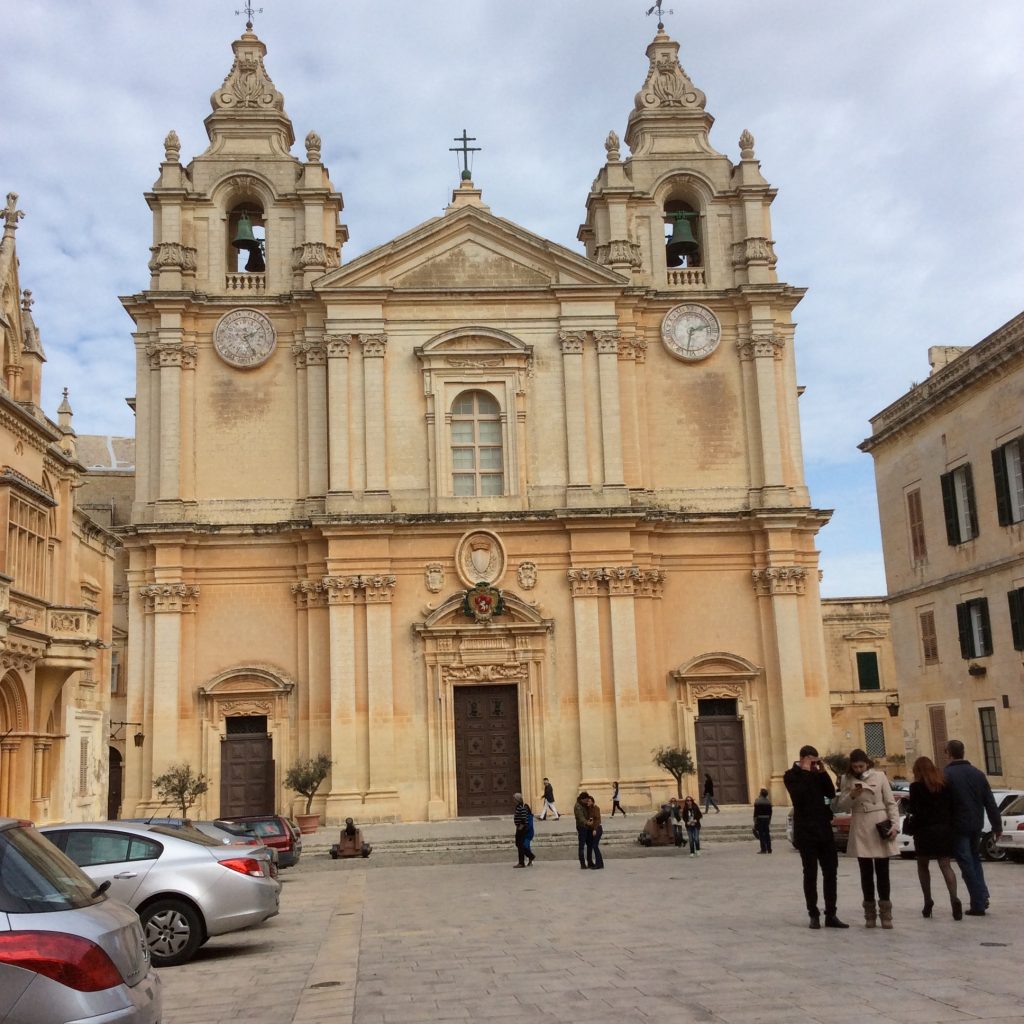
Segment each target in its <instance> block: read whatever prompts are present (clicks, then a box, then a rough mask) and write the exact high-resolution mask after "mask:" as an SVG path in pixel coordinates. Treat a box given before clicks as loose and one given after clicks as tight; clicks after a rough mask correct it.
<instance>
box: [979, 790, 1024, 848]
mask: <svg viewBox="0 0 1024 1024" xmlns="http://www.w3.org/2000/svg"><path fill="white" fill-rule="evenodd" d="M992 795H993V796H994V797H995V798H996V810H998V811H999V813H1000V814H1002V813H1003V810H1004V808H1006V807H1008V806H1009V805H1010V804H1012V803H1013V802H1014V800H1016V799H1017V798H1018V797H1021V796H1024V790H1020V789H993V790H992ZM988 826H989V821H988V815H987V814H986V815H985V824H984V829H985V831H983V832H982V833H981V855H982V857H984V858H985V860H1005V859H1006V847H1003V846H998V845H997V844H996V838H995V836H994V835H993V834H992V832H990V831H989V830H988Z"/></svg>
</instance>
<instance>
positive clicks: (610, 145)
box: [604, 130, 622, 164]
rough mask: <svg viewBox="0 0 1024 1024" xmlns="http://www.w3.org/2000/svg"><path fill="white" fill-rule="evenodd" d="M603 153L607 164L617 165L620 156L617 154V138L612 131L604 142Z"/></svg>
mask: <svg viewBox="0 0 1024 1024" xmlns="http://www.w3.org/2000/svg"><path fill="white" fill-rule="evenodd" d="M604 148H605V152H607V154H608V162H609V163H613V164H617V163H618V162H619V161H620V160H621V159H622V154H621V153H620V152H619V137H618V135H616V133H615V132H614V130H613V131H610V132H609V133H608V138H607V139H605V140H604Z"/></svg>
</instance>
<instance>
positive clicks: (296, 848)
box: [214, 814, 302, 868]
mask: <svg viewBox="0 0 1024 1024" xmlns="http://www.w3.org/2000/svg"><path fill="white" fill-rule="evenodd" d="M225 823H226V824H227V825H245V826H247V827H248V828H251V829H252V830H253V832H255V833H256V835H258V836H259V837H260V839H261V840H262V841H263V842H264V843H266V844H267V846H272V847H273V848H274V849H275V850H277V857H278V864H279V865H280V866H281V867H282V868H290V867H294V866H295V865H296V864H298V863H299V858H300V857H301V856H302V836H301V834H300V832H299V826H298V825H296V824H295V822H294V821H292V820H291V819H290V818H286V817H285V816H284V815H283V814H247V815H243V816H241V817H237V818H218V819H217V820H216V821H215V822H214V824H215V825H222V824H225Z"/></svg>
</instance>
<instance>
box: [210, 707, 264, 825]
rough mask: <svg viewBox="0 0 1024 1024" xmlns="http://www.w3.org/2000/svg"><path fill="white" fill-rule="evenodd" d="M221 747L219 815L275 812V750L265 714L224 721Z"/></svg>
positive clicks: (240, 716)
mask: <svg viewBox="0 0 1024 1024" xmlns="http://www.w3.org/2000/svg"><path fill="white" fill-rule="evenodd" d="M224 724H225V727H226V735H225V737H224V739H223V741H222V742H221V748H220V817H221V818H232V817H235V816H241V815H246V814H272V813H273V812H274V809H275V808H274V750H273V741H272V740H271V738H270V737H269V736H268V735H267V717H266V715H233V716H230V717H228V718H226V719H225V720H224Z"/></svg>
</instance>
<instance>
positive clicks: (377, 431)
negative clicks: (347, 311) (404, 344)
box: [357, 334, 388, 496]
mask: <svg viewBox="0 0 1024 1024" xmlns="http://www.w3.org/2000/svg"><path fill="white" fill-rule="evenodd" d="M357 337H358V339H359V344H360V346H361V347H362V352H363V395H364V409H365V417H366V420H365V431H364V436H365V445H366V463H365V464H366V490H367V493H368V494H379V495H382V496H384V495H386V494H387V490H388V475H387V415H386V414H387V410H386V408H385V397H384V356H385V353H386V352H387V343H388V342H387V336H386V335H384V334H360V335H357Z"/></svg>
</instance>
